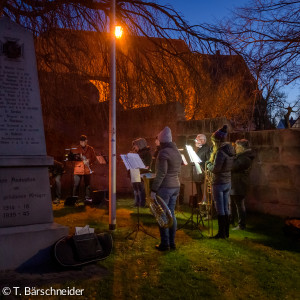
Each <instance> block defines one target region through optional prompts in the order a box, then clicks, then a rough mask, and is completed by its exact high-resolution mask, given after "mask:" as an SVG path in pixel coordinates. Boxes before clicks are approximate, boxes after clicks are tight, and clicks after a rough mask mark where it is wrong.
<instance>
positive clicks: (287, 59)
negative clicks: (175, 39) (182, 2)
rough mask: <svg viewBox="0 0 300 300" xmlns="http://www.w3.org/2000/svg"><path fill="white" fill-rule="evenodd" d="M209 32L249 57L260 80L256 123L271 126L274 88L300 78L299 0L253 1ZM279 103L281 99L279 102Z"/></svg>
mask: <svg viewBox="0 0 300 300" xmlns="http://www.w3.org/2000/svg"><path fill="white" fill-rule="evenodd" d="M207 29H208V30H209V31H210V32H215V33H216V34H219V35H218V36H219V37H220V38H222V39H224V40H227V41H230V43H231V44H232V46H233V47H234V48H235V50H236V51H237V52H238V53H240V54H241V55H242V56H243V57H244V59H245V60H246V62H247V64H248V66H249V67H250V70H251V71H252V74H253V75H254V77H255V78H256V81H257V83H256V84H257V90H259V91H260V92H259V93H257V94H256V100H257V101H256V106H255V109H256V117H257V118H256V121H257V122H256V123H257V124H256V125H257V126H258V128H259V129H264V128H266V126H267V127H268V125H267V124H266V121H264V118H265V117H266V116H267V115H268V112H267V109H268V107H271V106H274V102H272V103H271V105H269V104H268V101H269V100H270V99H271V98H272V99H273V100H272V101H274V99H276V97H271V94H272V91H274V88H275V87H276V90H277V89H278V88H280V87H282V86H284V85H289V84H290V83H298V84H299V79H300V64H299V58H300V1H297V0H252V1H251V2H249V4H248V5H247V6H245V7H243V8H239V9H237V10H236V11H235V12H234V17H233V18H230V20H228V21H226V22H223V23H221V24H220V25H217V26H215V25H210V26H207ZM277 105H278V106H280V102H278V103H277Z"/></svg>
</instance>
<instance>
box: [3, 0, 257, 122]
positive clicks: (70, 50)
mask: <svg viewBox="0 0 300 300" xmlns="http://www.w3.org/2000/svg"><path fill="white" fill-rule="evenodd" d="M109 10H110V1H109V0H94V1H93V0H52V1H46V0H39V1H36V0H24V1H20V0H7V1H2V2H0V11H1V12H2V14H3V15H6V16H8V17H9V18H10V19H12V20H14V21H15V22H17V23H20V24H22V25H23V26H25V27H27V28H28V29H30V30H32V31H33V32H34V34H35V36H36V37H37V38H36V40H37V44H38V52H37V54H38V60H39V64H38V65H39V73H40V80H41V82H42V86H44V87H47V88H46V89H45V88H42V89H41V93H42V95H43V97H42V98H43V99H46V100H44V102H45V103H44V105H43V109H44V113H46V114H49V115H50V114H52V116H59V115H61V118H65V117H66V115H67V114H70V110H69V109H68V107H67V108H66V109H63V110H62V109H61V106H62V105H63V104H65V105H66V106H69V105H70V103H68V102H67V99H70V101H72V105H75V104H76V103H77V104H78V105H79V104H81V103H84V101H83V100H84V99H85V97H86V95H89V94H88V93H82V90H83V89H82V84H81V83H78V82H84V83H85V84H86V85H88V83H89V82H90V81H91V80H93V82H94V83H95V84H96V86H97V88H98V90H99V93H100V92H101V91H103V93H104V94H105V89H106V85H107V82H108V76H109V73H108V69H109V59H108V53H109V51H108V34H105V32H107V31H108V19H109ZM117 20H118V23H120V24H121V25H122V26H123V28H124V29H125V33H126V35H127V36H128V37H129V36H130V38H128V39H127V41H126V38H125V39H124V41H120V42H119V44H120V45H119V47H117V51H118V53H117V54H118V55H117V57H118V61H117V66H118V68H117V70H118V74H117V78H118V99H119V101H120V103H121V104H122V106H123V108H124V109H130V108H135V107H141V106H147V105H153V104H162V103H168V102H173V101H178V102H180V103H182V104H183V105H184V107H185V110H186V116H187V118H188V119H201V118H212V117H223V116H225V117H227V118H228V119H232V120H233V121H234V123H236V124H239V123H247V122H248V121H249V120H248V119H249V107H251V103H252V100H251V97H253V94H252V90H253V89H254V87H255V85H254V83H253V82H252V81H253V80H252V78H251V76H250V74H248V69H247V66H246V65H245V63H244V61H243V59H241V57H238V56H235V58H230V59H227V60H226V57H223V56H220V55H219V56H218V55H217V56H216V55H215V50H216V49H221V50H222V49H226V51H228V52H229V51H231V53H235V52H234V49H233V48H232V46H231V44H230V43H228V42H224V41H223V40H222V39H218V38H216V37H215V35H214V34H210V33H205V31H204V30H203V28H204V27H202V25H198V26H190V25H189V24H188V23H187V22H186V21H185V20H184V18H183V17H182V16H181V15H180V14H179V13H178V12H176V11H175V10H174V9H173V8H172V7H170V6H165V5H161V4H158V3H157V2H149V1H134V0H127V1H117ZM135 37H136V38H135ZM141 37H143V39H141ZM122 43H123V44H122ZM224 51H225V50H224ZM199 53H200V54H199ZM203 53H205V54H206V55H204V54H203ZM225 60H226V62H225ZM50 72H52V73H53V74H55V76H52V77H51V76H50V75H49V73H50ZM66 75H67V76H66ZM50 82H51V84H49V83H50ZM75 82H76V83H77V84H74V83H75ZM71 85H72V91H71V94H70V93H69V94H66V91H67V90H69V89H70V88H69V87H70V86H71ZM245 86H247V87H246V88H245ZM84 91H86V90H84ZM90 92H91V93H93V94H94V91H93V90H91V91H90ZM51 99H55V102H56V103H60V105H59V106H54V107H53V103H51ZM76 99H77V102H76ZM104 99H105V97H104ZM52 102H53V101H52ZM69 117H71V116H69ZM55 119H56V117H53V120H55Z"/></svg>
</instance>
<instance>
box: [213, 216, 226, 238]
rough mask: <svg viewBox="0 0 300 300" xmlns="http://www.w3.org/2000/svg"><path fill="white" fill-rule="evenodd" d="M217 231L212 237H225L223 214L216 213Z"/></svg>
mask: <svg viewBox="0 0 300 300" xmlns="http://www.w3.org/2000/svg"><path fill="white" fill-rule="evenodd" d="M218 227H219V231H218V233H217V234H216V235H215V236H214V237H213V238H214V239H225V237H226V235H225V216H221V215H218Z"/></svg>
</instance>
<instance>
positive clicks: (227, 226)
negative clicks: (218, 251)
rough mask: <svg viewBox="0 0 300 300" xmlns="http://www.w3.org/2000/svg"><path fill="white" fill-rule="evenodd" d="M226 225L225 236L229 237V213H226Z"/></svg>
mask: <svg viewBox="0 0 300 300" xmlns="http://www.w3.org/2000/svg"><path fill="white" fill-rule="evenodd" d="M224 220H225V221H224V224H225V225H224V227H225V236H226V237H227V238H229V225H230V218H229V216H228V215H225V216H224Z"/></svg>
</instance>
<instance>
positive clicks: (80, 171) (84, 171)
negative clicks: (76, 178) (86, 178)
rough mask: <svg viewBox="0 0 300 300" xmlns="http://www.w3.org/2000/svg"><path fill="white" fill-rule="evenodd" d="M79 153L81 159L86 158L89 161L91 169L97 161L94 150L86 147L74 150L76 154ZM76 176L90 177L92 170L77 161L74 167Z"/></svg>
mask: <svg viewBox="0 0 300 300" xmlns="http://www.w3.org/2000/svg"><path fill="white" fill-rule="evenodd" d="M77 153H79V154H80V156H81V157H85V158H86V159H88V160H89V167H90V168H91V166H92V164H93V163H94V162H95V161H96V160H97V157H96V154H95V151H94V148H93V147H91V146H89V145H86V146H85V147H84V148H82V147H81V146H80V145H79V146H78V147H77V149H76V150H74V154H77ZM74 174H75V175H88V174H90V169H89V168H88V166H87V165H85V164H84V162H83V161H75V165H74Z"/></svg>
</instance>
